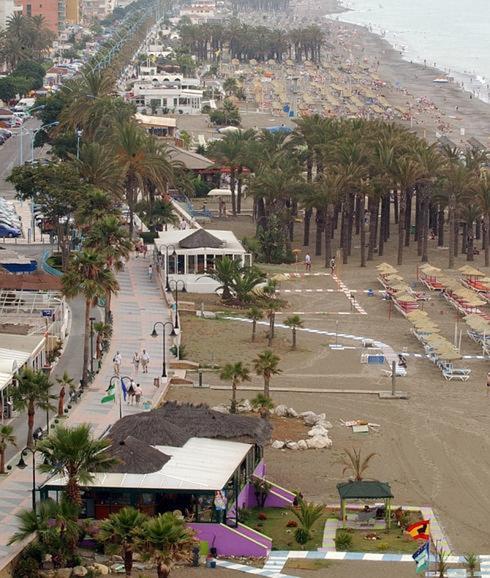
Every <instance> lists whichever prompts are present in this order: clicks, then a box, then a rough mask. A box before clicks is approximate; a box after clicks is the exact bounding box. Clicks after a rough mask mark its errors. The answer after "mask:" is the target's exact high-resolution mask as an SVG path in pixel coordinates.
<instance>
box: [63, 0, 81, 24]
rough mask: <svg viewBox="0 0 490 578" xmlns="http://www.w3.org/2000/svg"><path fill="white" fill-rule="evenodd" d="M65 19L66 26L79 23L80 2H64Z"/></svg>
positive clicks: (76, 0)
mask: <svg viewBox="0 0 490 578" xmlns="http://www.w3.org/2000/svg"><path fill="white" fill-rule="evenodd" d="M65 19H66V23H67V24H79V23H80V0H65Z"/></svg>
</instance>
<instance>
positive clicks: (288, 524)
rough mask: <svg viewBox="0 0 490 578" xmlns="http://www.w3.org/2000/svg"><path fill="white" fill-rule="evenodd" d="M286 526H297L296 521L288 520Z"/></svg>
mask: <svg viewBox="0 0 490 578" xmlns="http://www.w3.org/2000/svg"><path fill="white" fill-rule="evenodd" d="M286 527H287V528H297V527H298V522H296V520H288V523H287V524H286Z"/></svg>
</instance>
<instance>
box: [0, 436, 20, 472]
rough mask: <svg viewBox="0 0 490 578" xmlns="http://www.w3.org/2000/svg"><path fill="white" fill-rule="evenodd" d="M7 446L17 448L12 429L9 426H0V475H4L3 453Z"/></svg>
mask: <svg viewBox="0 0 490 578" xmlns="http://www.w3.org/2000/svg"><path fill="white" fill-rule="evenodd" d="M9 446H14V447H17V444H16V437H15V436H14V428H13V427H12V426H11V425H2V426H0V474H4V473H5V452H6V450H7V448H8V447H9Z"/></svg>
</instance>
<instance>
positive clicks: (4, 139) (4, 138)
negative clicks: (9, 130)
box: [0, 134, 8, 145]
mask: <svg viewBox="0 0 490 578" xmlns="http://www.w3.org/2000/svg"><path fill="white" fill-rule="evenodd" d="M7 140H8V136H6V135H4V134H0V145H3V143H5V142H7Z"/></svg>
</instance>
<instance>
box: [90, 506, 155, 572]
mask: <svg viewBox="0 0 490 578" xmlns="http://www.w3.org/2000/svg"><path fill="white" fill-rule="evenodd" d="M146 520H147V517H146V515H145V514H142V513H141V512H139V511H138V510H137V509H136V508H132V507H127V508H123V509H122V510H119V512H116V513H115V514H111V515H110V516H109V518H108V519H107V520H104V521H103V522H102V524H101V526H100V531H99V533H98V534H97V540H100V541H101V542H109V543H111V544H115V545H117V546H119V547H120V548H121V555H122V557H123V560H124V569H125V571H126V576H131V572H132V570H133V554H134V551H135V548H136V547H137V544H138V541H139V540H140V539H141V537H142V533H143V525H144V524H145V522H146Z"/></svg>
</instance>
